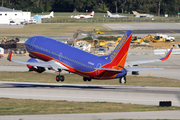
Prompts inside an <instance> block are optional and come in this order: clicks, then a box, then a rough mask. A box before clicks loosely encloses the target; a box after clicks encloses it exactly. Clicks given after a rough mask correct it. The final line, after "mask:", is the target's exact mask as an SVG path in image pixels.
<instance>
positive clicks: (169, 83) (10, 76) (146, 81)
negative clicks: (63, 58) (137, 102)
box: [0, 71, 180, 87]
mask: <svg viewBox="0 0 180 120" xmlns="http://www.w3.org/2000/svg"><path fill="white" fill-rule="evenodd" d="M56 75H58V73H56V74H54V73H46V72H45V73H41V74H39V73H35V72H5V71H0V81H18V82H44V83H56V80H55V77H56ZM32 76H33V77H32ZM64 76H65V81H64V83H73V84H101V85H120V84H119V79H112V80H92V81H91V82H84V81H83V78H82V76H79V75H76V74H64ZM126 85H135V86H161V87H180V81H179V80H175V79H169V78H159V77H151V76H148V77H140V76H127V83H126Z"/></svg>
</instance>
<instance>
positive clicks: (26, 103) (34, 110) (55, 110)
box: [0, 98, 180, 115]
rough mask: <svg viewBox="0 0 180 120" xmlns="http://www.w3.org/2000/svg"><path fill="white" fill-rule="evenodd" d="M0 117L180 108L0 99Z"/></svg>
mask: <svg viewBox="0 0 180 120" xmlns="http://www.w3.org/2000/svg"><path fill="white" fill-rule="evenodd" d="M0 103H3V104H0V115H32V114H71V113H105V112H135V111H162V110H180V107H175V106H172V107H158V106H153V105H137V104H122V103H112V102H68V101H60V100H32V99H9V98H0Z"/></svg>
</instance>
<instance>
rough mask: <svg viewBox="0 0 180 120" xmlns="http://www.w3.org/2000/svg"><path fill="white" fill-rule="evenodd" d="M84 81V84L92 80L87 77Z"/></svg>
mask: <svg viewBox="0 0 180 120" xmlns="http://www.w3.org/2000/svg"><path fill="white" fill-rule="evenodd" d="M83 80H84V82H86V81H89V82H90V81H91V79H90V78H86V77H83Z"/></svg>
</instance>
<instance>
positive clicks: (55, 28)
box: [0, 23, 108, 36]
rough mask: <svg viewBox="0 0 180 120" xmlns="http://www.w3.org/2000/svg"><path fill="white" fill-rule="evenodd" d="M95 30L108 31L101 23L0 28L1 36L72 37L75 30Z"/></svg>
mask: <svg viewBox="0 0 180 120" xmlns="http://www.w3.org/2000/svg"><path fill="white" fill-rule="evenodd" d="M95 28H98V29H100V30H101V31H107V30H108V29H107V28H105V27H103V26H102V24H101V23H91V24H90V23H69V24H35V25H34V24H28V25H25V26H24V27H23V28H11V29H10V28H0V33H1V36H2V35H4V36H5V35H73V34H74V33H75V32H76V30H77V29H81V30H83V31H93V30H94V29H95Z"/></svg>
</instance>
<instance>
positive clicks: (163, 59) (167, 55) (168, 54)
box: [160, 46, 174, 61]
mask: <svg viewBox="0 0 180 120" xmlns="http://www.w3.org/2000/svg"><path fill="white" fill-rule="evenodd" d="M173 48H174V46H173V47H172V48H171V49H170V50H169V52H168V53H167V54H166V56H165V57H163V58H160V60H161V61H165V60H167V59H168V58H169V56H170V54H171V52H172V50H173Z"/></svg>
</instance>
